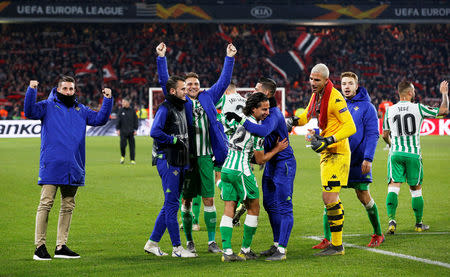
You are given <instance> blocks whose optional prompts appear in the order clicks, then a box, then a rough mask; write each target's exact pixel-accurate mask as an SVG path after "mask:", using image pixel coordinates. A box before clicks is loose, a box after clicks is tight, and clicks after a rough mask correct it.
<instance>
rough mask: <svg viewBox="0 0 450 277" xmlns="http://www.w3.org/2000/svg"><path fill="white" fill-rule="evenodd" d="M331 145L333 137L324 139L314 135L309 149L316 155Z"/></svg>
mask: <svg viewBox="0 0 450 277" xmlns="http://www.w3.org/2000/svg"><path fill="white" fill-rule="evenodd" d="M333 143H335V141H334V137H333V136H331V137H326V138H324V137H322V136H319V135H317V134H315V135H314V137H313V138H312V139H311V148H312V150H314V151H316V152H317V153H320V152H322V151H323V150H325V149H326V148H327V147H328V145H330V144H333Z"/></svg>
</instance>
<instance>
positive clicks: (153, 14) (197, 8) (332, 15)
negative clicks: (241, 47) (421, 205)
mask: <svg viewBox="0 0 450 277" xmlns="http://www.w3.org/2000/svg"><path fill="white" fill-rule="evenodd" d="M55 2H56V1H34V3H30V2H28V3H27V2H26V1H0V20H2V21H7V22H8V21H17V20H20V21H24V22H33V21H40V22H43V21H52V22H55V21H56V22H58V21H60V22H119V21H118V20H120V22H158V21H159V22H190V23H194V22H195V23H205V22H220V23H226V22H227V21H228V22H233V23H244V22H247V23H257V22H259V23H293V22H294V23H299V22H305V21H308V22H310V21H311V20H314V21H317V22H319V21H340V20H345V21H347V22H348V23H354V22H364V21H371V23H375V22H379V23H382V22H383V20H384V21H386V20H410V21H411V20H412V21H414V20H419V21H421V20H422V21H423V20H431V21H432V22H435V23H436V20H438V21H439V22H443V23H444V22H450V19H449V17H450V8H449V6H448V5H446V4H445V3H446V2H447V1H441V2H442V3H443V4H438V3H436V4H433V5H426V6H425V5H420V4H417V3H416V2H417V1H410V3H408V2H407V1H403V3H402V4H396V3H395V1H392V3H393V4H394V5H391V4H385V3H383V2H382V1H380V2H376V1H374V3H373V4H370V5H358V4H355V5H352V4H345V1H343V2H344V4H342V5H339V4H327V3H323V4H321V3H320V1H317V3H316V4H314V5H312V4H298V5H264V4H260V5H245V4H242V5H239V6H236V5H220V4H215V5H186V4H175V3H172V4H146V3H142V1H136V3H123V4H121V3H120V2H119V1H115V2H113V3H110V4H108V3H107V1H102V2H101V3H95V1H86V2H88V3H86V2H84V1H63V3H55ZM125 2H126V1H125ZM204 2H205V3H206V1H204ZM324 2H326V1H324ZM352 2H354V3H357V1H352ZM435 2H438V1H435ZM388 3H390V2H388ZM431 21H430V22H431Z"/></svg>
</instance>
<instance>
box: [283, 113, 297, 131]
mask: <svg viewBox="0 0 450 277" xmlns="http://www.w3.org/2000/svg"><path fill="white" fill-rule="evenodd" d="M299 119H300V118H298V117H297V116H295V115H294V116H291V117H288V118H286V127H287V129H288V132H289V133H290V132H291V131H292V128H293V127H294V126H297V125H298V120H299Z"/></svg>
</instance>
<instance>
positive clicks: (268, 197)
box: [262, 157, 297, 247]
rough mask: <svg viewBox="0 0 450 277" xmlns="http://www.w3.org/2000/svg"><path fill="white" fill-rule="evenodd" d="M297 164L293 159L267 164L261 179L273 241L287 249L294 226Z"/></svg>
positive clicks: (264, 203)
mask: <svg viewBox="0 0 450 277" xmlns="http://www.w3.org/2000/svg"><path fill="white" fill-rule="evenodd" d="M296 171H297V162H296V161H295V158H294V157H292V158H290V159H286V160H281V161H278V162H270V161H269V162H268V163H266V167H265V169H264V174H263V178H262V191H263V206H264V209H265V210H266V212H267V214H268V215H269V221H270V226H271V227H272V233H273V241H274V242H278V243H279V245H281V246H283V247H287V244H288V242H289V237H290V235H291V230H292V226H293V225H294V214H293V206H292V192H293V189H294V179H295V173H296Z"/></svg>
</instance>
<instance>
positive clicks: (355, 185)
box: [344, 182, 370, 190]
mask: <svg viewBox="0 0 450 277" xmlns="http://www.w3.org/2000/svg"><path fill="white" fill-rule="evenodd" d="M369 185H370V183H359V182H348V184H347V186H346V187H344V188H348V189H357V190H369Z"/></svg>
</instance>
